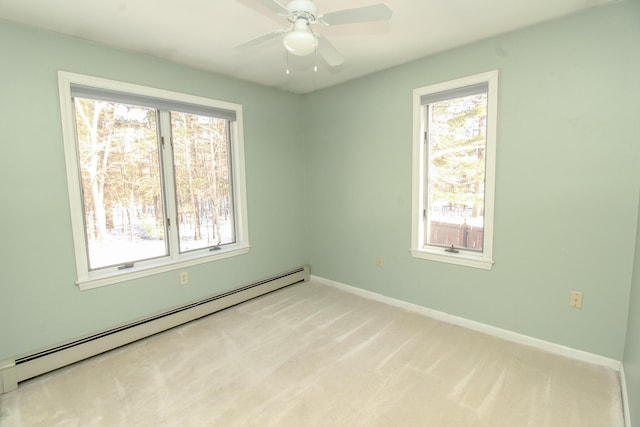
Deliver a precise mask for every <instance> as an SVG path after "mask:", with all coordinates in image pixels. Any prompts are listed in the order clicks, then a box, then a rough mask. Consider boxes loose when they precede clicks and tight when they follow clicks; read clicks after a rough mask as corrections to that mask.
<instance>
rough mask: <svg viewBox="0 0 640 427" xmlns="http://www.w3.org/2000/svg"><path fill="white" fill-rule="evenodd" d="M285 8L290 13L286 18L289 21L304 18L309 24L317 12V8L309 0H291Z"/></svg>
mask: <svg viewBox="0 0 640 427" xmlns="http://www.w3.org/2000/svg"><path fill="white" fill-rule="evenodd" d="M287 10H288V11H289V12H290V13H291V14H290V15H289V18H288V19H289V21H291V22H296V21H297V20H298V19H299V18H304V19H306V20H307V21H308V22H309V23H310V24H311V23H314V22H315V21H316V16H317V14H318V9H316V5H315V4H313V2H312V1H311V0H291V1H290V2H289V4H288V5H287Z"/></svg>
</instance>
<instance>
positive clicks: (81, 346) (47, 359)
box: [0, 265, 310, 394]
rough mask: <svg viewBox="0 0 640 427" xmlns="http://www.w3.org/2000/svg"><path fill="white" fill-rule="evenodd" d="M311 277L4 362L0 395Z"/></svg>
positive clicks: (258, 285)
mask: <svg viewBox="0 0 640 427" xmlns="http://www.w3.org/2000/svg"><path fill="white" fill-rule="evenodd" d="M309 277H310V272H309V266H308V265H305V266H302V267H300V268H297V269H294V270H291V271H287V272H285V273H282V274H278V275H276V276H272V277H269V278H267V279H264V280H260V281H258V282H254V283H251V284H249V285H246V286H242V287H240V288H236V289H233V290H230V291H228V292H224V293H221V294H218V295H214V296H211V297H208V298H204V299H202V300H198V301H194V302H192V303H189V304H186V305H183V306H180V307H176V308H173V309H171V310H168V311H165V312H162V313H158V314H156V315H153V316H150V317H147V318H144V319H140V320H137V321H135V322H131V323H127V324H125V325H121V326H118V327H115V328H113V329H109V330H106V331H103V332H99V333H97V334H93V335H90V336H87V337H84V338H81V339H78V340H75V341H70V342H67V343H65V344H62V345H58V346H55V347H52V348H48V349H45V350H42V351H38V352H35V353H32V354H29V355H26V356H22V357H18V358H16V359H15V360H9V361H2V362H0V394H2V393H6V392H8V391H11V390H15V389H16V388H18V383H19V382H21V381H24V380H27V379H29V378H33V377H36V376H38V375H41V374H44V373H46V372H49V371H53V370H55V369H58V368H61V367H63V366H67V365H70V364H72V363H75V362H78V361H80V360H83V359H86V358H89V357H92V356H95V355H97V354H100V353H104V352H105V351H109V350H112V349H114V348H118V347H120V346H123V345H125V344H129V343H132V342H134V341H137V340H139V339H142V338H146V337H148V336H151V335H154V334H157V333H159V332H162V331H165V330H167V329H171V328H173V327H175V326H178V325H182V324H184V323H187V322H190V321H192V320H195V319H198V318H200V317H203V316H206V315H209V314H212V313H215V312H217V311H220V310H224V309H225V308H229V307H231V306H234V305H236V304H240V303H242V302H245V301H248V300H250V299H253V298H256V297H259V296H261V295H264V294H267V293H269V292H273V291H275V290H277V289H280V288H283V287H285V286H289V285H292V284H294V283H299V282H303V281H305V282H306V281H308V280H309Z"/></svg>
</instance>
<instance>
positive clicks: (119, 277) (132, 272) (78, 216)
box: [58, 71, 251, 290]
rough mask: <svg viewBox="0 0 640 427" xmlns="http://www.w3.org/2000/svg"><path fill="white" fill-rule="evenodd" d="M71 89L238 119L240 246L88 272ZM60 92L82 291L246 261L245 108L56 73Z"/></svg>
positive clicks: (234, 154) (235, 181)
mask: <svg viewBox="0 0 640 427" xmlns="http://www.w3.org/2000/svg"><path fill="white" fill-rule="evenodd" d="M72 85H73V86H86V87H91V88H96V90H104V91H110V92H120V93H124V94H132V95H133V96H141V97H149V98H156V99H164V100H167V101H169V102H173V103H183V104H189V105H194V106H198V105H201V106H203V107H205V108H210V109H214V110H215V109H218V110H221V111H228V112H230V113H233V114H235V121H230V122H229V124H230V132H231V135H232V141H231V144H230V149H231V153H230V156H231V159H232V164H231V174H232V188H233V198H234V211H235V212H234V213H235V219H234V221H235V232H236V242H235V243H234V244H230V245H225V246H223V247H222V248H221V249H220V250H217V251H215V253H211V252H208V253H203V252H201V253H195V252H186V253H182V254H180V252H179V249H178V248H174V252H173V253H170V254H169V255H168V256H167V257H164V258H162V259H156V260H150V261H148V262H144V263H140V264H136V265H134V266H133V267H132V268H128V269H126V270H119V271H113V270H110V271H99V270H98V271H90V270H89V261H88V254H87V244H86V240H85V225H84V217H83V201H82V192H81V185H82V184H81V174H80V170H79V161H78V152H77V146H78V144H77V141H76V131H75V118H74V113H73V100H72V97H71V91H72V89H71V87H72ZM58 90H59V96H60V116H61V120H62V138H63V143H64V153H65V165H66V170H67V189H68V193H69V207H70V217H71V227H72V234H73V243H74V252H75V259H76V274H77V280H76V284H77V285H78V287H79V288H80V289H81V290H86V289H92V288H97V287H102V286H107V285H112V284H115V283H120V282H125V281H129V280H133V279H137V278H141V277H147V276H150V275H154V274H159V273H164V272H167V271H171V270H176V269H181V268H185V267H189V266H192V265H196V264H202V263H205V262H211V261H215V260H220V259H224V258H229V257H233V256H237V255H242V254H246V253H248V252H249V249H250V247H251V246H250V244H249V228H248V220H247V195H246V179H245V163H244V135H243V114H242V105H240V104H234V103H230V102H226V101H218V100H214V99H210V98H203V97H199V96H195V95H188V94H184V93H178V92H172V91H168V90H164V89H157V88H152V87H147V86H141V85H137V84H132V83H125V82H120V81H115V80H108V79H103V78H99V77H93V76H87V75H82V74H76V73H70V72H67V71H58Z"/></svg>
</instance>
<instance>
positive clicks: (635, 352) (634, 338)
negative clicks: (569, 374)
mask: <svg viewBox="0 0 640 427" xmlns="http://www.w3.org/2000/svg"><path fill="white" fill-rule="evenodd" d="M636 141H637V142H640V132H638V134H637V137H636ZM639 248H640V217H639V218H638V232H637V236H636V256H635V262H634V268H633V280H632V284H631V296H630V301H629V320H628V323H627V342H626V346H625V350H624V359H623V364H624V373H625V379H626V384H627V393H628V397H629V409H630V411H631V419H632V420H634V421H635V422H636V424H634V425H640V249H639Z"/></svg>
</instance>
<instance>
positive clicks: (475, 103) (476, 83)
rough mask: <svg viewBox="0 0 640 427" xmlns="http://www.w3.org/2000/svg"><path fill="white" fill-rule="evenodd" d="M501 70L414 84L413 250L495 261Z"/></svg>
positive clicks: (487, 264)
mask: <svg viewBox="0 0 640 427" xmlns="http://www.w3.org/2000/svg"><path fill="white" fill-rule="evenodd" d="M497 83H498V72H497V71H493V72H489V73H484V74H479V75H475V76H471V77H466V78H463V79H458V80H455V81H451V82H446V83H441V84H436V85H432V86H427V87H423V88H420V89H416V90H414V97H413V98H414V106H413V108H414V149H413V156H414V158H413V235H412V255H413V256H414V257H417V258H424V259H430V260H436V261H442V262H448V263H453V264H459V265H466V266H470V267H477V268H484V269H491V266H492V265H493V258H492V249H493V205H494V203H493V200H494V182H495V152H496V150H495V147H496V135H495V134H496V113H497Z"/></svg>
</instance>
